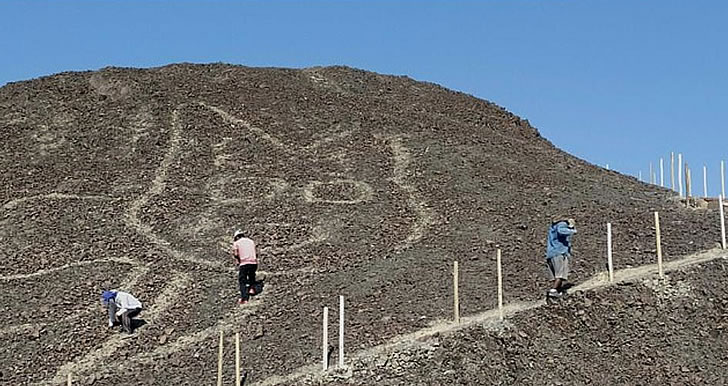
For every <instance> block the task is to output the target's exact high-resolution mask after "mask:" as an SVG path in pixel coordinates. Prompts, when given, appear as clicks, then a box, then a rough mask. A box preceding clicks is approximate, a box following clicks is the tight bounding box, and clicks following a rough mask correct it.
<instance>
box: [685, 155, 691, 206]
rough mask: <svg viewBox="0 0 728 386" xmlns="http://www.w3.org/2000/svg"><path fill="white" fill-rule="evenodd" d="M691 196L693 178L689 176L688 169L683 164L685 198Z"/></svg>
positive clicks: (686, 165)
mask: <svg viewBox="0 0 728 386" xmlns="http://www.w3.org/2000/svg"><path fill="white" fill-rule="evenodd" d="M692 196H693V178H692V177H691V175H690V168H689V167H688V164H687V163H686V164H685V197H688V198H690V197H692Z"/></svg>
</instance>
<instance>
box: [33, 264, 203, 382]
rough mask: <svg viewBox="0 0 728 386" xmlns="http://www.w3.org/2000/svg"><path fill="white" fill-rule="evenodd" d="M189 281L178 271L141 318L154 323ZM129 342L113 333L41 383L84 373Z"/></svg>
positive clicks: (59, 380) (188, 278) (188, 277)
mask: <svg viewBox="0 0 728 386" xmlns="http://www.w3.org/2000/svg"><path fill="white" fill-rule="evenodd" d="M190 281H191V277H190V276H189V275H188V274H183V273H178V274H177V275H175V276H174V278H173V279H172V280H171V281H170V282H169V284H167V286H165V288H164V290H163V291H162V293H161V294H160V295H159V296H157V298H156V299H155V300H154V302H153V303H152V305H151V307H150V308H149V309H148V310H146V311H143V315H142V318H144V319H145V320H147V321H148V322H149V323H154V322H155V321H156V320H157V318H159V316H160V315H161V314H162V312H164V311H165V310H166V309H167V308H168V307H169V305H170V304H171V303H172V300H173V299H174V298H177V297H178V294H179V292H180V290H181V289H182V288H184V287H185V286H186V285H187V283H189V282H190ZM129 342H130V340H125V339H123V338H122V337H121V336H120V335H114V336H112V337H110V338H109V339H108V340H106V341H105V342H104V343H103V344H102V345H101V347H100V348H98V349H96V350H94V351H91V352H89V353H87V354H86V355H84V356H83V357H82V358H81V359H79V360H75V361H70V362H67V363H66V364H64V365H62V366H61V367H60V368H59V369H58V370H57V371H56V375H55V376H54V377H53V378H52V379H51V380H50V381H46V382H44V383H42V384H54V385H55V384H60V383H63V381H64V380H65V379H66V377H67V376H68V374H73V375H74V376H79V375H82V374H85V373H86V372H88V371H90V370H93V369H94V367H95V366H96V364H97V363H98V362H99V361H102V360H103V359H105V358H108V357H110V356H112V355H113V354H114V353H115V352H116V351H117V350H118V349H120V348H121V347H123V346H124V345H126V344H128V343H129Z"/></svg>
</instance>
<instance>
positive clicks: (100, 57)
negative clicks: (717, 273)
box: [0, 0, 728, 193]
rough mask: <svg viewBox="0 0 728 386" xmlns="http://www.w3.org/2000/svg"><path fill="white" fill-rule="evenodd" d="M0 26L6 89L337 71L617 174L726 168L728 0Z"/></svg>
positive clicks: (62, 8)
mask: <svg viewBox="0 0 728 386" xmlns="http://www.w3.org/2000/svg"><path fill="white" fill-rule="evenodd" d="M0 20H2V22H0V85H1V84H5V83H7V82H10V81H17V80H24V79H31V78H34V77H38V76H41V75H47V74H52V73H56V72H61V71H68V70H87V69H98V68H101V67H105V66H111V65H113V66H130V67H150V66H160V65H165V64H168V63H175V62H183V61H184V62H200V63H205V62H228V63H235V64H243V65H248V66H277V67H308V66H314V65H333V64H343V65H348V66H353V67H358V68H362V69H366V70H371V71H376V72H380V73H386V74H406V75H409V76H411V77H413V78H415V79H418V80H425V81H431V82H435V83H439V84H441V85H443V86H446V87H449V88H452V89H456V90H460V91H464V92H467V93H470V94H473V95H475V96H477V97H480V98H483V99H487V100H490V101H493V102H495V103H498V104H500V105H502V106H504V107H506V108H507V109H509V110H510V111H513V112H514V113H516V114H518V115H520V116H522V117H524V118H526V119H529V120H530V122H531V123H532V124H533V125H534V126H536V127H537V128H538V129H539V130H540V131H541V133H542V134H543V135H544V136H545V137H547V138H548V139H550V140H551V141H552V142H553V143H554V144H556V145H557V146H559V147H560V148H562V149H564V150H566V151H568V152H570V153H572V154H574V155H576V156H579V157H581V158H584V159H586V160H588V161H590V162H593V163H596V164H599V165H602V166H604V165H605V164H607V163H608V164H609V165H610V168H612V169H615V170H619V171H621V172H623V173H625V174H631V175H637V173H638V171H639V170H642V172H643V175H644V176H645V178H647V170H648V164H649V162H650V161H653V162H655V163H657V161H658V159H659V157H660V156H664V157H669V152H670V151H675V152H682V153H683V154H684V157H685V159H686V160H687V161H688V162H689V163H690V164H691V165H692V167H693V170H694V172H693V173H694V176H695V177H698V176H699V177H700V178H701V179H702V165H703V164H704V163H705V164H707V165H708V172H709V184H710V191H711V192H713V193H715V192H717V191H718V188H719V169H718V167H719V162H720V160H721V159H724V160H726V161H728V123H727V122H728V120H726V119H725V118H724V117H723V115H724V114H726V113H728V49H727V48H728V40H726V39H727V38H728V22H726V20H728V2H725V1H673V0H660V1H584V0H580V1H576V0H574V1H547V0H533V1H519V0H515V1H514V0H511V1H468V2H459V1H439V2H427V1H376V0H374V1H372V0H370V1H344V0H339V1H301V0H298V1H285V2H280V1H271V0H268V1H249V2H244V1H194V2H193V1H179V0H178V1H128V0H125V1H46V2H38V1H36V2H33V1H8V0H3V1H2V2H0ZM695 177H694V178H695ZM693 183H694V185H695V186H696V187H699V189H698V190H699V191H700V192H702V181H700V182H699V183H698V182H696V181H694V182H693ZM694 192H695V190H694Z"/></svg>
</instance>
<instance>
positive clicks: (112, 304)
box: [107, 299, 116, 327]
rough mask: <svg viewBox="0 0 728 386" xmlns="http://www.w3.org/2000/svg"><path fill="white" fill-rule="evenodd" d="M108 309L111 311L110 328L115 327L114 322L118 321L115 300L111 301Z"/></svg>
mask: <svg viewBox="0 0 728 386" xmlns="http://www.w3.org/2000/svg"><path fill="white" fill-rule="evenodd" d="M107 308H108V310H109V327H114V322H115V321H116V303H115V302H114V299H111V300H109V305H108V306H107Z"/></svg>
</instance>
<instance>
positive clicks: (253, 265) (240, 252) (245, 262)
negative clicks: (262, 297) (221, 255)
mask: <svg viewBox="0 0 728 386" xmlns="http://www.w3.org/2000/svg"><path fill="white" fill-rule="evenodd" d="M233 257H234V258H235V262H236V263H237V264H238V285H239V286H240V299H238V304H245V303H247V302H248V299H249V298H250V295H255V271H256V270H257V269H258V258H257V254H256V253H255V243H254V242H253V240H251V239H249V238H247V237H245V235H243V232H242V231H240V230H237V231H235V234H234V235H233Z"/></svg>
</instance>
